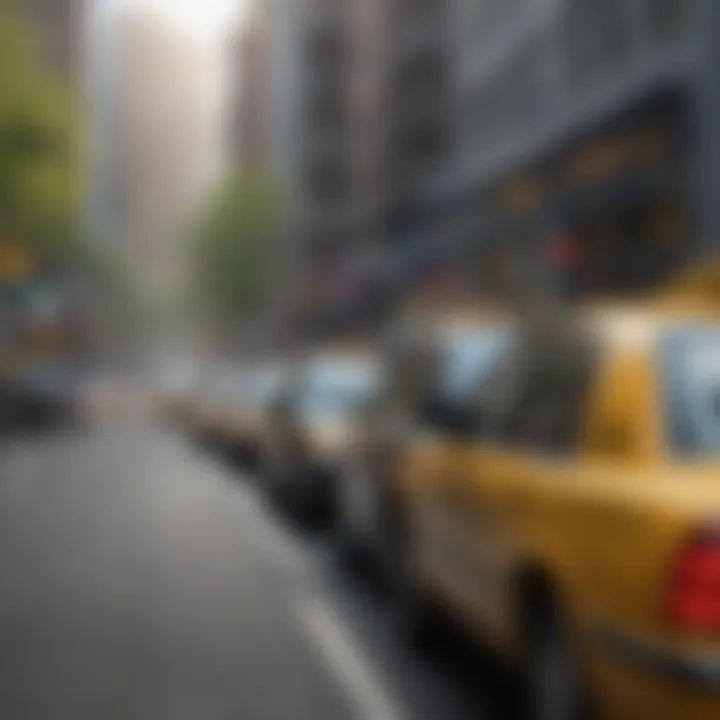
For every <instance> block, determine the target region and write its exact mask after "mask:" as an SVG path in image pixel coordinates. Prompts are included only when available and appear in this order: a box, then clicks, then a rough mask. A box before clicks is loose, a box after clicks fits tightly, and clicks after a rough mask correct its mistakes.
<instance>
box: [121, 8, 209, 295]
mask: <svg viewBox="0 0 720 720" xmlns="http://www.w3.org/2000/svg"><path fill="white" fill-rule="evenodd" d="M120 58H121V70H120V73H121V75H120V77H121V82H120V98H121V115H120V119H119V131H120V143H121V148H122V155H123V180H122V182H123V193H122V195H123V210H122V213H123V218H124V233H123V242H124V247H125V251H126V255H127V258H128V261H129V263H130V265H131V267H132V268H133V269H134V270H135V271H136V274H137V277H138V278H139V279H140V281H141V283H142V285H143V286H144V287H145V289H146V290H147V291H151V292H153V293H158V294H161V295H163V294H166V293H170V292H172V291H173V290H174V288H175V286H176V284H177V282H178V281H179V278H180V272H181V261H182V252H181V250H180V246H181V243H182V241H183V236H182V233H183V230H184V227H185V224H186V222H187V221H188V219H189V218H190V216H191V213H192V212H193V211H194V210H195V209H196V203H197V201H198V199H199V194H200V192H201V189H202V182H203V180H204V179H205V178H206V175H207V173H206V166H207V150H208V148H207V142H208V138H209V137H212V135H213V132H214V125H213V116H212V90H213V86H212V83H211V79H212V67H211V65H210V64H209V61H208V58H207V57H206V56H205V55H204V54H203V53H202V52H201V51H200V50H198V49H197V48H196V46H195V45H193V44H192V42H191V41H190V40H189V39H186V38H185V36H183V35H182V34H180V33H179V32H178V31H176V30H174V29H172V28H171V27H169V26H167V25H165V24H163V23H162V21H161V20H160V19H159V18H158V17H156V16H154V15H152V14H150V13H144V12H141V11H136V12H130V13H127V14H126V15H125V16H124V17H123V19H122V27H121V35H120Z"/></svg>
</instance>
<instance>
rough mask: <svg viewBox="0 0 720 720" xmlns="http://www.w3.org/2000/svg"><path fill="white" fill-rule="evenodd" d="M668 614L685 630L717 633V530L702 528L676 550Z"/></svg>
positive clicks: (719, 607)
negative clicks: (703, 530) (677, 552)
mask: <svg viewBox="0 0 720 720" xmlns="http://www.w3.org/2000/svg"><path fill="white" fill-rule="evenodd" d="M668 615H669V619H670V622H671V623H672V625H673V626H674V627H676V628H678V629H681V630H683V631H685V632H690V633H693V634H701V635H720V532H719V531H718V530H712V531H711V532H702V533H699V534H698V535H697V536H695V537H694V538H693V539H692V540H691V541H690V542H689V543H688V544H687V545H686V546H685V547H684V548H683V549H682V550H681V551H680V553H679V555H678V557H677V559H676V562H675V567H674V569H673V575H672V578H671V583H670V592H669V606H668Z"/></svg>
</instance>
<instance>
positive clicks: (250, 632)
mask: <svg viewBox="0 0 720 720" xmlns="http://www.w3.org/2000/svg"><path fill="white" fill-rule="evenodd" d="M470 685H475V686H476V685H477V683H476V682H475V680H473V681H472V682H471V683H470ZM476 700H478V698H477V697H475V698H473V699H472V702H469V701H468V696H467V692H466V688H465V687H464V686H463V684H462V683H458V682H457V679H456V678H455V677H452V678H451V677H450V676H448V675H446V674H445V673H444V671H443V670H440V669H438V668H436V667H431V666H428V665H427V664H425V663H421V662H417V661H416V659H415V658H411V657H409V656H408V654H407V653H406V652H404V651H403V650H402V648H399V647H398V645H397V643H396V642H395V639H394V636H393V633H392V627H391V623H390V621H389V618H388V617H387V614H386V613H385V612H384V611H383V609H382V605H381V603H378V602H377V601H376V600H375V599H373V598H372V596H371V595H370V594H369V593H368V592H367V590H366V589H364V588H362V587H360V586H359V585H358V584H354V583H352V582H350V581H349V580H348V579H347V578H345V577H344V576H343V575H342V573H338V572H337V570H336V568H335V564H334V563H333V561H332V559H331V556H330V555H329V552H328V550H327V548H326V547H325V545H324V544H323V543H322V542H320V541H317V540H313V539H308V538H306V537H303V536H300V535H296V534H294V532H293V531H292V530H289V529H287V528H286V527H283V526H282V525H280V524H278V523H277V522H276V521H275V520H274V519H273V518H272V517H271V516H269V515H268V513H267V512H266V510H265V508H264V507H263V505H262V503H261V502H259V501H258V499H257V498H256V496H255V493H254V492H253V489H252V485H251V484H250V483H246V482H243V481H242V480H241V479H240V478H238V477H236V476H235V475H233V474H232V473H231V472H230V471H229V470H227V469H225V468H223V467H221V466H220V465H219V464H218V463H217V462H216V461H214V460H212V459H210V458H208V457H206V456H203V455H202V454H200V453H198V452H197V451H195V450H193V449H191V448H189V447H188V446H187V445H186V444H185V443H184V442H182V441H181V440H180V439H179V438H174V437H172V436H170V435H168V434H165V433H162V432H160V431H158V430H157V429H154V428H152V427H151V426H150V425H148V424H145V423H142V422H136V423H134V424H125V425H118V426H115V427H105V428H103V429H102V430H100V431H98V432H95V433H89V434H85V435H81V436H76V437H73V436H47V437H36V438H26V439H23V440H16V441H11V442H5V443H3V444H0V717H2V718H3V720H16V719H17V720H36V719H37V720H45V719H46V718H47V719H48V720H50V719H52V720H58V719H59V720H64V719H65V718H68V720H70V719H72V720H83V719H84V718H88V720H90V719H92V720H95V719H99V718H102V719H103V720H112V719H114V718H118V720H120V719H122V720H186V719H187V720H196V719H197V720H215V719H217V720H231V719H237V720H266V719H267V720H275V719H277V720H285V719H287V720H294V719H304V718H307V720H341V719H344V718H348V719H349V720H352V719H354V718H357V719H358V720H404V719H405V718H408V720H412V719H414V718H418V719H419V720H425V719H426V718H427V719H428V720H429V719H430V718H443V719H444V720H445V719H449V720H452V719H453V718H458V719H461V718H465V717H468V718H469V717H477V713H478V712H480V711H481V710H482V709H483V708H484V710H485V712H482V716H487V717H496V716H497V717H499V716H500V715H499V714H498V712H499V709H501V708H499V706H498V707H497V708H494V707H493V702H495V700H494V699H493V697H492V695H491V694H488V696H487V698H486V697H485V695H484V694H482V693H481V697H480V703H479V706H480V708H481V710H478V703H477V702H476Z"/></svg>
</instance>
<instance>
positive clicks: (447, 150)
mask: <svg viewBox="0 0 720 720" xmlns="http://www.w3.org/2000/svg"><path fill="white" fill-rule="evenodd" d="M387 2H388V4H389V7H388V32H389V34H390V37H392V39H393V43H392V46H391V48H390V50H389V53H388V59H387V62H388V71H387V72H388V82H387V88H386V103H387V107H386V118H387V132H388V139H387V153H388V160H387V164H388V167H387V183H388V185H387V204H386V211H387V213H386V233H387V237H388V241H389V242H390V243H392V245H393V247H394V249H395V250H394V254H395V257H396V258H397V261H398V263H399V264H400V265H405V266H410V265H412V264H413V263H414V262H416V261H417V259H418V258H420V257H422V256H423V255H424V254H425V252H426V250H427V247H426V246H427V245H428V244H434V243H437V242H440V240H439V239H436V238H434V237H433V235H434V231H432V232H430V233H428V230H429V229H430V228H431V227H432V224H431V220H432V216H433V214H434V212H435V208H434V207H433V201H432V198H433V196H432V188H433V185H434V184H435V183H436V181H437V178H438V176H439V175H441V174H442V173H443V172H445V170H446V168H447V165H448V162H449V159H450V154H451V140H452V126H451V115H452V107H451V85H452V83H451V80H452V76H451V71H452V62H453V59H454V58H453V54H452V52H453V48H452V43H451V37H450V33H449V26H450V20H451V8H452V7H453V5H454V3H453V2H452V1H451V0H387Z"/></svg>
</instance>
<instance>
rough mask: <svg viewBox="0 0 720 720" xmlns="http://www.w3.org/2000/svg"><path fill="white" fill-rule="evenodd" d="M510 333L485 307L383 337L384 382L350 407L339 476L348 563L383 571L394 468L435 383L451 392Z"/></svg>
mask: <svg viewBox="0 0 720 720" xmlns="http://www.w3.org/2000/svg"><path fill="white" fill-rule="evenodd" d="M509 337H510V323H509V321H508V319H507V316H506V315H504V314H500V313H498V312H496V311H489V310H488V309H487V308H480V307H465V308H456V309H454V310H453V311H448V310H446V311H444V312H442V313H435V314H427V315H421V316H420V317H415V318H410V319H409V320H408V319H403V320H402V321H401V322H400V323H399V325H397V326H394V327H393V328H391V331H390V332H389V333H388V337H387V338H386V339H385V341H384V342H383V343H382V363H383V367H384V368H385V373H384V382H383V383H382V385H380V386H378V387H377V389H376V392H375V393H374V395H373V396H372V397H371V398H370V399H369V401H368V402H367V403H366V404H365V405H363V406H362V407H360V408H359V409H358V412H357V413H356V416H355V420H354V424H355V428H356V430H355V435H356V442H355V443H354V444H353V446H352V447H350V448H349V449H348V453H347V455H346V457H345V459H344V462H343V463H342V465H341V467H340V472H339V474H338V491H337V493H336V503H337V504H336V513H335V516H336V517H335V531H336V532H335V546H336V549H337V550H338V552H339V556H340V558H341V560H342V561H344V562H345V563H347V564H348V565H349V566H351V567H358V566H362V567H363V568H365V569H372V570H373V571H380V573H381V575H382V574H386V573H387V572H388V571H389V570H390V569H389V568H388V567H387V565H386V563H385V560H386V553H385V545H386V538H385V533H386V530H387V526H388V513H389V512H390V506H391V504H392V497H391V494H392V491H393V487H392V483H391V478H392V473H393V468H394V465H395V463H396V462H397V460H398V458H399V457H402V454H403V451H404V449H405V447H406V446H407V445H410V444H411V443H412V442H413V441H414V440H415V438H416V436H417V435H418V433H423V432H425V431H426V428H424V427H423V426H422V424H421V422H420V420H421V415H422V413H423V412H425V411H426V410H427V408H426V407H425V406H426V405H427V404H428V402H429V400H430V396H429V393H430V390H431V388H432V386H433V385H434V384H437V383H438V382H442V383H443V384H444V386H447V388H449V389H450V390H451V391H452V392H453V393H456V394H458V393H462V392H463V391H464V390H465V386H466V385H467V384H469V383H470V382H472V381H474V380H476V379H477V376H479V375H481V374H482V373H483V372H485V371H487V370H488V369H489V368H490V367H491V366H492V361H493V358H494V357H495V356H496V355H497V354H498V353H500V352H501V351H502V348H503V343H504V341H506V340H507V339H508V338H509Z"/></svg>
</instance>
